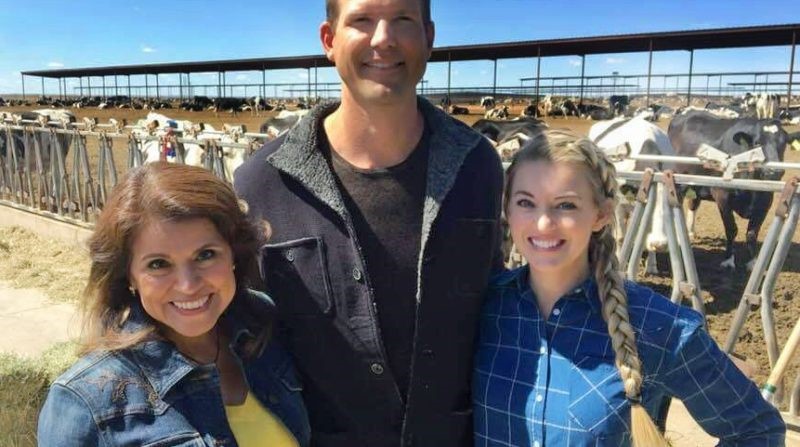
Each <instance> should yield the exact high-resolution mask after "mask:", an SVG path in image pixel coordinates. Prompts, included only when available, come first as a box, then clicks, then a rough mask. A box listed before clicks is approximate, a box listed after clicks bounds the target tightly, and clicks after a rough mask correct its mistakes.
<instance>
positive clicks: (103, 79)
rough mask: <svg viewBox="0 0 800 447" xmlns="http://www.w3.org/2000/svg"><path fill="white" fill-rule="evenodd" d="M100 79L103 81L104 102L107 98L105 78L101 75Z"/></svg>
mask: <svg viewBox="0 0 800 447" xmlns="http://www.w3.org/2000/svg"><path fill="white" fill-rule="evenodd" d="M100 79H102V81H103V99H104V100H105V99H106V97H107V96H108V94H106V76H105V75H103V77H102V78H100Z"/></svg>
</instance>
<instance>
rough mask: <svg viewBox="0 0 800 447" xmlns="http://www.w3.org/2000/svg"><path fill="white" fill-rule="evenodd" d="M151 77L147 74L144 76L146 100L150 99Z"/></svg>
mask: <svg viewBox="0 0 800 447" xmlns="http://www.w3.org/2000/svg"><path fill="white" fill-rule="evenodd" d="M149 77H150V75H148V74H147V73H145V74H144V99H150V86H149V85H148V83H147V82H148V80H147V78H149Z"/></svg>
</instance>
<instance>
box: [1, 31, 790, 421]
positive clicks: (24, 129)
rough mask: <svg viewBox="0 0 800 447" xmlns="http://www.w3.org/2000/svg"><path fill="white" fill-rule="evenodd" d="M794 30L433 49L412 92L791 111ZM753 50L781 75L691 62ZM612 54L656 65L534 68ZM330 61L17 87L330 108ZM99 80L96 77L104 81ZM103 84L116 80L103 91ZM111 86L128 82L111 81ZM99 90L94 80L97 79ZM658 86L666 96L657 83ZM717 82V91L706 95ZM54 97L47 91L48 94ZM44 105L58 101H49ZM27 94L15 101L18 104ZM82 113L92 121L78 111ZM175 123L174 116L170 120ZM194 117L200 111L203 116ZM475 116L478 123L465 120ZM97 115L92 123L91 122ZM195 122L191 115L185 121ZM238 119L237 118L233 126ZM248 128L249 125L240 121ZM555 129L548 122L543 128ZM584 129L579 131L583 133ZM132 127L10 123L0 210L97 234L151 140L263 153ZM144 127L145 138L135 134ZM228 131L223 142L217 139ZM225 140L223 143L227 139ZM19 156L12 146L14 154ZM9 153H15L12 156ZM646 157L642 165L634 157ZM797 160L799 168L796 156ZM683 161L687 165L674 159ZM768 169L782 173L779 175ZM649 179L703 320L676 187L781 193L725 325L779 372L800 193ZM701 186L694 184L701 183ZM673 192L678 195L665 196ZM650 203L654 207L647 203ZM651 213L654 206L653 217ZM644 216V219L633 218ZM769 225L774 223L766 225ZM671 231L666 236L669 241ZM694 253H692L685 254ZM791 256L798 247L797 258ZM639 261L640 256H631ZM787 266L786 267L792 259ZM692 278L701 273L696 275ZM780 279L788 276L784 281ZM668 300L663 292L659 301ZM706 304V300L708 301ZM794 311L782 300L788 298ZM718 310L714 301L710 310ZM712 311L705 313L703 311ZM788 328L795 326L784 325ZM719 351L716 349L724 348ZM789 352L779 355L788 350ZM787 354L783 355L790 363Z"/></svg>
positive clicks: (186, 66)
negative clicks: (780, 306)
mask: <svg viewBox="0 0 800 447" xmlns="http://www.w3.org/2000/svg"><path fill="white" fill-rule="evenodd" d="M798 34H800V24H791V25H775V26H759V27H745V28H727V29H711V30H693V31H677V32H669V33H649V34H636V35H618V36H601V37H591V38H577V39H553V40H542V41H528V42H514V43H505V44H486V45H469V46H459V47H442V48H435V49H434V50H433V55H432V57H431V62H433V63H439V64H446V67H447V83H446V85H440V86H431V85H430V82H429V81H426V80H423V82H421V83H420V85H419V93H420V94H423V95H425V96H428V97H429V98H431V99H432V100H434V101H435V100H437V99H440V98H453V99H455V98H458V97H460V98H462V99H465V100H467V101H469V102H472V103H473V105H474V101H475V100H476V99H477V98H480V97H481V96H482V95H494V96H496V97H502V96H504V95H505V96H506V97H508V98H513V99H520V100H522V99H528V100H530V101H532V102H534V103H536V102H538V100H539V98H540V97H542V96H544V95H545V94H553V95H574V96H576V97H580V98H581V100H582V99H589V98H597V97H598V96H603V95H607V94H620V93H621V94H630V95H638V96H640V98H641V99H642V100H643V103H644V104H650V103H652V102H653V101H654V99H655V98H656V97H657V96H660V97H665V96H667V95H668V94H671V93H679V94H680V95H681V96H680V102H681V103H683V104H686V105H688V104H691V103H692V99H695V101H697V100H699V99H700V98H705V100H707V101H708V100H714V98H722V97H732V96H734V95H736V94H738V93H741V92H743V91H745V90H747V91H762V92H771V93H782V94H785V96H783V97H782V99H781V101H782V103H783V105H784V107H786V108H789V107H791V106H794V107H796V106H797V105H798V98H797V95H796V94H794V93H792V92H793V91H796V87H795V88H793V87H792V86H793V85H794V86H796V85H797V83H798V82H797V78H796V77H795V75H796V74H798V73H797V71H796V70H794V66H795V47H796V40H797V35H798ZM754 46H789V47H790V48H791V50H790V54H791V57H790V60H789V61H787V65H788V69H787V70H783V71H753V72H719V73H714V72H697V73H694V72H693V62H694V51H695V50H699V49H716V48H744V47H754ZM672 50H681V51H686V52H687V53H688V54H690V64H689V67H688V71H687V72H683V73H681V72H678V71H675V72H669V73H653V71H652V58H653V53H655V52H659V51H672ZM610 52H614V53H619V52H645V53H647V54H648V57H649V61H650V64H649V66H648V71H647V72H646V73H635V74H613V75H603V76H584V75H583V73H582V74H581V76H561V77H555V76H542V73H541V62H542V59H544V58H547V57H553V56H564V55H576V56H580V57H581V70H582V71H583V70H584V68H585V67H584V63H585V57H586V56H587V55H592V54H603V53H610ZM512 57H532V58H533V62H532V63H531V65H530V66H531V72H532V73H533V74H534V76H531V77H524V78H520V79H519V85H514V86H509V85H505V86H504V85H498V83H497V61H498V60H502V59H504V58H512ZM471 60H488V61H490V62H492V63H493V65H494V82H493V84H492V85H485V86H455V85H452V83H451V70H452V66H453V64H456V63H458V62H461V61H471ZM330 66H331V65H330V63H329V61H327V59H325V58H324V57H322V56H302V57H290V58H263V59H246V60H232V61H209V62H196V63H174V64H154V65H137V66H117V67H96V68H81V69H61V70H46V71H26V72H23V73H22V78H23V89H24V82H25V79H26V77H27V78H31V77H38V78H41V96H42V97H44V96H46V94H47V93H48V91H47V90H46V89H45V87H46V85H45V80H46V79H48V80H56V81H57V84H58V89H57V95H58V97H59V98H62V99H64V100H68V99H75V98H76V97H81V96H85V95H89V96H92V95H93V94H99V95H100V96H101V97H106V96H109V95H112V94H114V95H118V94H119V93H123V94H124V93H126V92H127V93H128V95H127V96H128V99H129V100H130V99H132V98H134V97H136V96H139V97H145V98H170V97H172V98H176V97H177V98H180V99H186V98H191V97H192V96H195V95H197V94H203V95H208V94H209V93H210V94H211V96H217V97H225V96H236V95H237V94H238V95H242V94H243V95H244V96H247V95H248V93H252V92H256V93H257V94H258V95H261V96H263V97H273V98H285V99H288V98H298V97H300V96H305V97H320V96H324V97H329V96H336V94H337V93H338V91H339V90H338V87H339V84H338V83H323V82H317V80H318V76H317V70H318V69H321V68H325V67H330ZM289 68H299V69H305V70H307V74H308V76H307V81H306V82H294V83H268V82H266V76H265V73H266V72H267V71H268V70H280V69H289ZM240 70H253V71H256V72H259V73H260V74H261V76H262V82H260V83H249V84H244V83H228V82H227V76H226V73H229V72H234V71H240ZM209 72H210V73H215V74H216V75H217V83H200V82H197V81H196V79H193V78H192V74H194V73H209ZM170 73H171V74H179V77H178V79H179V81H178V84H177V85H168V84H165V83H164V82H162V81H161V80H160V79H159V77H160V75H163V74H170ZM132 76H133V77H134V78H135V77H137V76H138V77H139V78H140V80H141V78H143V79H144V82H143V83H142V82H140V81H136V79H134V83H133V84H132V83H131V77H132ZM68 78H76V79H78V83H79V86H78V87H77V89H73V90H72V91H71V92H68V88H67V79H68ZM98 78H99V79H98ZM108 79H110V80H111V81H113V82H107V80H108ZM119 79H124V80H126V81H127V82H125V83H124V85H123V83H118V81H119ZM98 80H99V82H98ZM659 84H660V85H659ZM714 84H716V85H714ZM51 92H52V89H51ZM51 94H52V93H51ZM26 96H28V97H29V96H31V91H30V90H29V91H28V92H27V93H26V92H25V91H24V90H23V100H25V98H26ZM103 112H104V113H103V114H102V115H105V116H107V117H108V116H114V113H118V114H122V113H123V112H133V111H132V110H131V111H119V110H116V111H115V110H108V111H103ZM84 113H85V114H88V116H93V115H91V114H92V113H96V112H95V111H88V110H86V111H84ZM167 113H169V112H167ZM200 113H201V114H202V113H203V112H200ZM473 115H474V113H473ZM95 116H96V115H95ZM189 116H190V115H189ZM229 119H233V118H229ZM248 119H249V120H250V121H253V120H255V118H252V117H251V118H248ZM577 121H578V120H572V119H565V120H564V121H563V122H564V123H565V124H564V125H567V126H575V125H576V123H577ZM553 122H556V123H558V121H557V120H556V121H551V123H553ZM579 125H580V126H582V125H583V123H580V124H579ZM134 130H137V126H135V125H129V124H128V123H126V122H122V121H121V120H117V121H114V122H109V123H108V124H106V123H99V122H98V121H97V120H84V121H79V122H78V123H65V122H41V121H36V122H33V121H27V120H23V119H20V118H19V117H15V116H13V114H9V115H7V116H6V118H5V119H4V120H2V122H0V136H2V137H3V138H5V139H6V145H5V147H6V148H7V149H6V153H5V154H2V153H0V212H2V208H5V209H11V210H14V211H19V212H22V213H24V214H25V215H29V216H36V217H37V218H43V219H45V220H50V221H58V222H61V223H67V224H68V225H71V226H74V227H80V228H91V227H92V223H93V222H94V220H95V219H96V216H97V213H98V212H99V210H100V209H102V207H103V204H104V202H105V200H106V196H107V193H108V191H109V190H110V188H111V187H113V186H114V184H116V182H117V176H118V175H119V174H121V173H124V172H125V171H127V170H128V169H130V168H131V167H134V166H137V165H139V164H141V163H143V162H144V160H143V159H142V153H141V151H140V150H138V149H137V148H140V147H142V146H143V145H144V144H145V143H147V142H148V141H151V142H156V143H157V144H158V146H159V147H161V148H164V149H166V148H169V149H171V150H172V151H173V152H174V154H175V155H174V157H175V160H176V161H177V162H183V161H185V156H186V150H185V145H187V144H196V145H199V146H200V147H201V148H202V149H203V151H204V152H205V154H207V156H206V157H205V159H204V166H206V167H207V168H209V169H211V170H212V171H213V172H214V173H215V174H216V175H218V176H220V177H223V178H228V177H229V175H230V172H226V168H225V163H224V157H225V153H226V149H240V150H243V151H244V153H245V154H247V155H249V154H251V153H252V152H253V151H255V150H257V149H258V147H259V146H260V144H261V142H263V141H264V139H266V138H269V137H268V136H267V135H266V134H262V133H255V132H244V133H242V134H241V136H245V137H249V138H251V140H249V142H247V143H237V142H236V141H221V139H209V140H197V139H195V138H194V137H192V136H191V135H181V134H180V133H174V134H171V135H161V136H153V135H151V136H142V135H137V134H135V133H134V132H133V131H134ZM138 130H142V129H141V128H138ZM13 132H16V133H18V134H19V135H22V138H21V140H19V141H22V144H21V145H19V142H15V141H14V140H13V138H11V135H12V133H13ZM222 133H224V132H222ZM222 133H221V135H220V136H222ZM52 134H63V135H71V136H72V139H71V142H70V144H69V147H68V148H67V147H64V148H62V149H63V155H64V156H59V154H60V153H61V152H62V151H56V152H54V154H53V155H54V157H45V154H44V153H43V149H42V148H43V145H42V143H41V141H42V140H41V139H42V136H44V135H52ZM18 146H19V147H18ZM15 149H17V150H15ZM638 157H647V156H638ZM795 160H797V159H795ZM681 161H682V162H688V160H681ZM694 162H696V163H707V160H699V159H698V160H695V161H694ZM774 166H775V167H779V166H777V165H774ZM780 168H781V169H787V170H789V169H798V168H800V166H798V163H786V164H784V165H782V166H780ZM648 175H649V177H648V178H649V182H650V184H651V185H654V184H662V185H666V186H667V187H666V188H665V192H664V194H667V197H666V198H667V200H666V201H665V202H666V205H665V206H667V207H668V209H665V210H664V211H665V213H664V215H665V216H668V217H667V219H669V220H670V221H671V222H673V224H674V225H672V226H668V228H667V230H668V232H670V231H671V233H669V234H668V239H669V242H670V250H669V256H670V268H671V276H670V277H669V281H668V282H669V284H670V291H671V297H672V298H673V299H674V300H680V301H683V300H684V299H687V300H690V301H691V303H692V305H693V306H694V307H695V308H696V309H698V310H701V311H703V310H704V309H706V308H707V307H708V305H709V303H708V294H707V293H706V294H705V298H704V295H703V293H704V292H707V291H704V290H703V288H702V287H701V284H700V283H701V281H703V280H705V278H704V274H705V273H706V272H705V271H704V270H705V269H704V265H703V264H702V261H698V260H697V259H698V254H697V253H696V248H697V247H696V245H695V246H694V247H693V246H692V245H691V241H689V239H688V235H687V234H686V233H685V231H686V226H685V222H684V220H683V216H682V209H681V207H680V200H679V199H680V195H681V194H680V192H679V190H680V188H681V186H682V185H684V186H685V185H699V184H708V185H710V186H720V185H722V186H727V187H736V188H744V189H747V188H754V189H757V190H762V191H770V192H775V193H782V195H781V196H780V199H779V201H778V202H779V203H780V204H782V205H785V206H777V207H775V210H774V212H773V213H772V221H771V224H770V226H769V229H768V230H767V232H766V233H767V234H766V236H765V237H763V239H762V248H761V250H760V251H759V254H758V258H757V260H756V263H755V266H754V269H753V271H752V272H748V274H747V275H746V278H747V284H746V285H745V284H740V285H741V286H743V287H733V286H731V289H735V290H732V291H731V293H732V294H735V295H736V297H737V298H738V299H737V300H736V303H737V307H736V310H735V312H732V314H735V315H733V318H732V320H731V324H729V325H728V332H727V337H726V338H727V340H726V341H725V343H724V347H725V350H726V351H727V352H730V353H733V352H734V345H735V344H736V343H737V340H739V339H740V337H743V336H746V335H747V329H744V332H745V334H742V332H743V325H744V324H745V320H747V318H748V313H749V312H750V311H751V310H752V309H753V308H756V307H758V308H759V309H760V315H761V323H762V324H761V328H760V332H761V334H759V336H758V343H759V344H760V346H762V347H763V346H766V348H767V349H766V350H764V352H765V353H766V355H767V356H768V359H767V361H766V362H762V363H763V364H764V366H765V367H768V368H773V367H775V368H776V369H777V367H779V366H780V364H781V360H780V359H781V357H783V356H782V355H781V349H780V347H779V345H778V341H777V338H778V337H777V336H776V334H775V326H776V323H775V312H776V311H775V304H776V303H774V302H773V300H774V295H775V287H776V281H777V279H778V276H779V274H780V273H781V272H782V267H783V266H784V264H785V262H788V263H789V264H790V267H789V268H790V269H793V270H796V269H797V265H798V264H797V263H796V262H794V263H791V262H790V261H791V258H792V253H790V247H792V240H793V237H794V238H795V240H796V238H797V222H798V216H799V215H800V198H799V197H800V189H798V187H797V183H796V182H795V183H793V180H792V179H791V178H788V179H786V180H785V181H782V182H766V183H754V182H742V181H740V180H739V179H731V180H722V179H720V178H714V177H704V178H695V177H694V176H688V175H681V174H675V175H670V174H669V173H667V172H653V173H651V174H647V173H645V172H633V173H625V174H621V176H623V177H626V176H627V177H626V179H627V180H628V181H630V182H633V183H634V184H643V183H646V182H643V180H644V179H645V177H646V176H648ZM698 182H699V183H698ZM656 193H657V192H656V188H649V189H648V188H645V187H642V188H641V189H640V194H639V196H640V197H642V199H641V200H640V201H639V202H638V203H637V207H638V208H637V210H636V211H635V214H634V218H635V219H638V222H640V223H641V225H639V226H636V225H633V226H631V227H630V228H631V230H630V234H629V235H627V236H626V238H625V239H624V243H625V245H624V246H623V247H622V249H623V254H624V256H623V261H624V264H625V265H624V267H625V272H626V274H627V276H628V277H630V278H636V277H637V275H638V273H639V272H638V267H639V262H638V261H639V259H640V258H639V257H640V256H641V253H642V247H641V244H642V242H641V241H642V235H643V232H642V231H639V228H644V226H645V225H644V223H646V221H647V220H648V219H650V218H652V206H655V205H654V204H655V200H654V198H655V194H656ZM673 194H674V195H673ZM650 204H652V205H650ZM648 205H650V206H651V209H650V210H648V209H647V207H648ZM636 216H638V217H636ZM768 223H769V222H768ZM670 228H671V230H670ZM693 248H694V249H695V250H694V251H695V252H694V253H693ZM795 251H796V249H795ZM637 254H638V256H639V257H637ZM787 258H788V259H789V261H786V259H787ZM698 270H699V272H698ZM783 271H784V272H785V270H783ZM667 294H668V295H669V294H670V293H669V292H667ZM704 300H705V302H704ZM786 300H788V298H787V299H786ZM712 305H714V306H718V305H719V303H712ZM710 313H711V314H713V312H710ZM791 318H792V319H795V318H796V315H791ZM721 344H723V343H721ZM787 350H788V348H784V351H787ZM787 355H788V356H791V355H790V354H787ZM783 388H784V389H787V390H790V393H791V394H789V395H788V396H789V398H790V402H789V404H790V406H789V409H788V412H786V413H784V416H785V417H786V420H787V422H788V423H789V424H790V428H792V429H794V430H798V427H800V414H799V413H800V376H798V379H797V381H796V382H795V384H794V386H792V387H788V388H786V387H783Z"/></svg>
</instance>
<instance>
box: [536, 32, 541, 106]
mask: <svg viewBox="0 0 800 447" xmlns="http://www.w3.org/2000/svg"><path fill="white" fill-rule="evenodd" d="M541 74H542V47H536V98H535V99H536V107H537V110H538V107H539V81H540V78H541Z"/></svg>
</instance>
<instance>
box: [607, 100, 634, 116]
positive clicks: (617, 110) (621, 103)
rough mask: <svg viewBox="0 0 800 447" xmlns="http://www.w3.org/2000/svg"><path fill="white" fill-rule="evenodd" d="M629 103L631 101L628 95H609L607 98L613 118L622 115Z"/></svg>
mask: <svg viewBox="0 0 800 447" xmlns="http://www.w3.org/2000/svg"><path fill="white" fill-rule="evenodd" d="M630 103H631V99H630V97H628V95H611V96H610V97H609V98H608V106H609V108H610V109H611V110H612V111H613V113H614V116H619V115H624V114H625V111H626V110H627V109H628V105H630Z"/></svg>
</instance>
